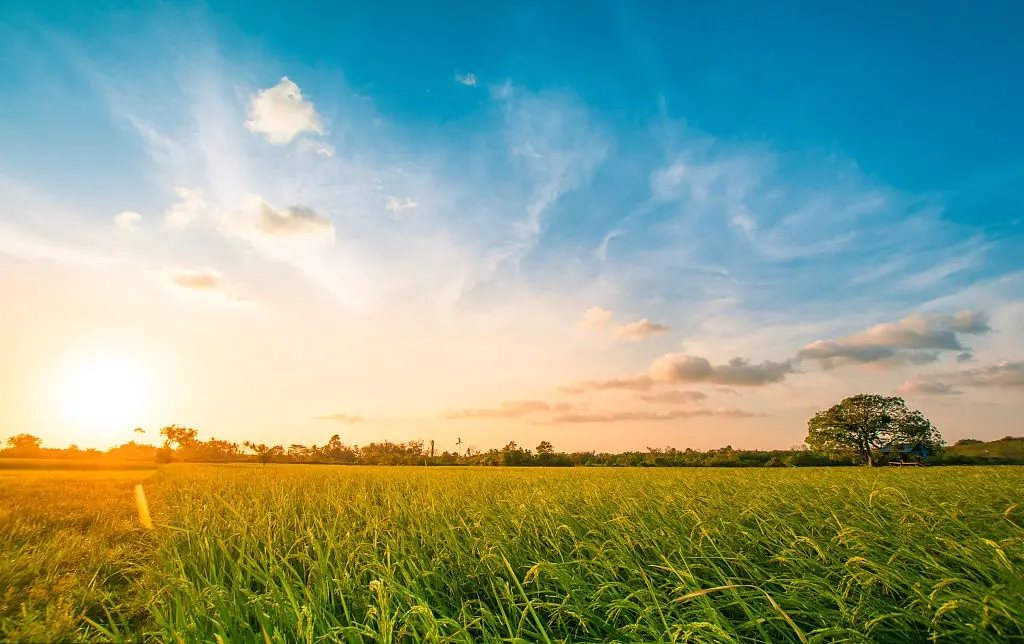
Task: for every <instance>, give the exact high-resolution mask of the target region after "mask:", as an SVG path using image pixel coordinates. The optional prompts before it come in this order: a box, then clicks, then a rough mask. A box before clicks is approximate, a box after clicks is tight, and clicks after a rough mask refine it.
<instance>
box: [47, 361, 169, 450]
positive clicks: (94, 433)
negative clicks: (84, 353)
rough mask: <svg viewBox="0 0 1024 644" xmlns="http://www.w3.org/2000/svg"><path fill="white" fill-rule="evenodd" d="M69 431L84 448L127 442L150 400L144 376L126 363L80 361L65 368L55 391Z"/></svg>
mask: <svg viewBox="0 0 1024 644" xmlns="http://www.w3.org/2000/svg"><path fill="white" fill-rule="evenodd" d="M57 396H58V404H59V408H60V411H61V412H62V415H63V417H64V421H65V422H67V423H69V429H70V430H71V431H72V433H73V434H75V435H76V436H78V437H80V438H79V440H80V442H81V443H83V444H85V445H93V446H97V447H110V446H112V445H115V444H120V443H125V442H128V441H129V440H131V439H132V438H133V436H132V430H133V429H134V428H135V427H136V426H137V425H139V424H141V418H140V417H141V415H142V414H143V413H144V411H145V407H146V404H147V402H148V398H149V389H148V387H147V382H146V377H145V373H144V372H143V371H142V369H140V368H139V366H138V365H137V364H135V363H133V362H131V361H129V360H123V359H118V358H112V357H101V358H90V359H83V360H80V361H78V362H75V363H73V364H71V365H69V366H68V368H67V369H66V371H65V372H64V374H63V378H62V381H61V382H60V384H59V386H58V388H57Z"/></svg>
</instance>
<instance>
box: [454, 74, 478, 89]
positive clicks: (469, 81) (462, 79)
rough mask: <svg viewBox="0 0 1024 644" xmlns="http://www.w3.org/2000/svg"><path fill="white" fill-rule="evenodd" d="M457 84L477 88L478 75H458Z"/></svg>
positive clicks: (456, 76)
mask: <svg viewBox="0 0 1024 644" xmlns="http://www.w3.org/2000/svg"><path fill="white" fill-rule="evenodd" d="M455 82H456V83H462V84H463V85H466V86H468V87H476V83H477V78H476V74H456V75H455Z"/></svg>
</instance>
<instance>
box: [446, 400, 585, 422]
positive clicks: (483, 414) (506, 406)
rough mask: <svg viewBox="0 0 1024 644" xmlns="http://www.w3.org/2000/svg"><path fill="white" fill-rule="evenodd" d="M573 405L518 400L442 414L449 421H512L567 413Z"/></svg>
mask: <svg viewBox="0 0 1024 644" xmlns="http://www.w3.org/2000/svg"><path fill="white" fill-rule="evenodd" d="M572 408H573V405H571V404H568V403H546V402H544V401H542V400H520V401H512V402H503V403H501V405H499V406H498V407H494V408H483V409H456V410H453V411H448V412H446V413H445V414H444V417H445V418H448V419H451V420H473V419H481V418H491V419H512V418H522V417H524V416H529V415H531V414H538V413H547V412H552V411H568V410H570V409H572Z"/></svg>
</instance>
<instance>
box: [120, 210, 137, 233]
mask: <svg viewBox="0 0 1024 644" xmlns="http://www.w3.org/2000/svg"><path fill="white" fill-rule="evenodd" d="M140 221H142V215H140V214H139V213H137V212H135V211H134V210H125V211H124V212H119V213H117V215H115V216H114V225H115V226H117V227H118V228H120V229H122V230H135V228H136V226H138V224H139V222H140Z"/></svg>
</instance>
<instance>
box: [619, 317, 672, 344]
mask: <svg viewBox="0 0 1024 644" xmlns="http://www.w3.org/2000/svg"><path fill="white" fill-rule="evenodd" d="M670 330H671V328H670V327H668V326H666V325H664V324H656V323H654V322H651V321H650V320H648V319H647V318H642V319H640V320H637V321H636V322H630V323H629V324H623V325H621V326H618V327H615V329H614V330H613V331H612V337H613V338H614V339H616V340H628V341H631V342H638V341H640V340H643V339H645V338H648V337H650V336H652V335H659V334H663V333H668V332H669V331H670Z"/></svg>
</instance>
